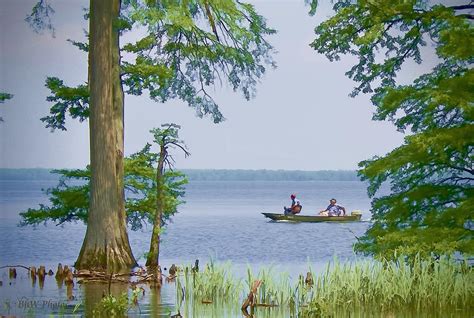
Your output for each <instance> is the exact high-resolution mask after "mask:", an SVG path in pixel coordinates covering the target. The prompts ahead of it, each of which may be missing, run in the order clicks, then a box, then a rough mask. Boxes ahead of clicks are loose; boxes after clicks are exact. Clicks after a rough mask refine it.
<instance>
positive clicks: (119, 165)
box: [75, 0, 136, 272]
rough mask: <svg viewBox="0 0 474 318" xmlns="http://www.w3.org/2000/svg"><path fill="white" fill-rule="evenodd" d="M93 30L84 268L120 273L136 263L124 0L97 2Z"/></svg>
mask: <svg viewBox="0 0 474 318" xmlns="http://www.w3.org/2000/svg"><path fill="white" fill-rule="evenodd" d="M90 15H91V16H90V24H89V25H90V28H89V32H90V34H89V36H90V38H89V43H90V46H89V89H90V117H89V120H90V122H89V129H90V156H91V173H92V176H91V181H90V182H91V183H90V185H91V189H90V191H91V192H90V193H91V194H90V195H91V198H90V206H89V216H88V220H87V232H86V236H85V238H84V242H83V244H82V248H81V252H80V254H79V257H78V259H77V261H76V264H75V267H76V268H78V269H83V268H87V269H97V270H105V271H108V272H117V271H121V270H125V269H129V268H130V267H132V266H134V265H136V261H135V259H134V257H133V255H132V251H131V248H130V243H129V240H128V234H127V227H126V216H125V202H124V189H123V182H124V181H123V178H124V172H123V169H124V168H123V153H124V151H123V149H124V140H123V138H124V137H123V129H124V127H123V122H124V121H123V116H124V110H123V107H124V105H123V89H122V84H121V79H120V51H119V32H118V29H117V28H116V25H117V19H118V17H119V15H120V0H91V2H90Z"/></svg>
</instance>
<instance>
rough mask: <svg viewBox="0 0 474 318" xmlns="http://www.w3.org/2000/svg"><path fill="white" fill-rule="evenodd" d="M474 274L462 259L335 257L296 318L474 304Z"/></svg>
mask: <svg viewBox="0 0 474 318" xmlns="http://www.w3.org/2000/svg"><path fill="white" fill-rule="evenodd" d="M473 295H474V273H473V270H472V268H471V267H470V266H469V264H468V263H467V262H460V261H456V260H453V259H452V258H449V257H446V256H445V257H441V258H440V259H439V260H434V259H424V258H422V257H420V256H417V257H415V258H414V260H413V262H410V263H408V262H406V260H405V258H404V257H399V258H398V259H397V260H396V261H371V260H366V261H358V262H354V263H345V264H341V263H340V262H339V261H337V260H335V261H334V262H332V264H328V266H327V269H326V271H325V272H324V273H323V274H322V275H320V276H319V277H318V278H317V279H316V283H315V286H314V297H313V300H312V301H311V303H310V305H309V307H308V308H306V309H304V310H302V311H301V315H302V317H313V316H314V315H315V314H324V313H326V314H327V313H331V312H341V310H353V309H356V308H364V309H365V310H370V311H376V312H380V311H392V310H406V308H410V309H412V310H414V311H416V312H418V311H426V310H430V309H437V310H439V309H448V308H451V309H463V310H466V309H469V308H471V309H472V307H473V304H474V296H473Z"/></svg>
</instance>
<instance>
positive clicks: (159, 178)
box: [145, 145, 167, 268]
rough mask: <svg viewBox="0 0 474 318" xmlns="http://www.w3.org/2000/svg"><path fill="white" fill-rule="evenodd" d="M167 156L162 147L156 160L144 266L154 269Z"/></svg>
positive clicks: (156, 261) (163, 196)
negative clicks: (150, 228) (153, 204)
mask: <svg viewBox="0 0 474 318" xmlns="http://www.w3.org/2000/svg"><path fill="white" fill-rule="evenodd" d="M166 156H167V151H166V146H164V145H162V146H161V149H160V157H159V159H158V168H157V170H156V212H155V220H154V222H153V232H152V233H151V241H150V250H149V251H148V256H147V259H146V264H145V265H146V266H147V267H150V268H156V267H158V265H159V257H160V231H161V216H162V214H163V209H164V198H165V193H164V185H165V181H164V178H163V173H164V169H163V167H164V162H165V158H166Z"/></svg>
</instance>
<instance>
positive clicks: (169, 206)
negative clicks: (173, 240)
mask: <svg viewBox="0 0 474 318" xmlns="http://www.w3.org/2000/svg"><path fill="white" fill-rule="evenodd" d="M157 157H158V154H157V153H154V152H152V151H151V145H150V144H147V145H146V146H145V147H144V148H143V149H142V150H141V151H139V152H137V153H135V154H133V155H131V156H130V157H127V158H125V180H124V182H125V190H126V194H127V195H126V202H125V210H126V213H127V221H128V223H129V224H130V226H131V228H132V230H138V229H141V228H142V226H143V224H145V223H149V224H153V222H154V215H155V213H156V180H155V177H156V167H155V165H156V158H157ZM52 172H53V173H56V174H59V175H61V178H60V181H59V184H58V185H57V186H56V187H53V188H50V189H48V190H46V193H47V194H48V196H49V200H50V206H47V205H43V204H41V205H40V207H39V208H37V209H28V210H27V211H25V212H23V213H20V215H21V217H22V221H21V223H20V224H21V225H36V224H39V223H46V222H48V221H51V222H53V223H56V224H57V225H59V224H62V223H64V222H70V221H82V222H84V223H87V215H88V209H89V197H90V187H89V181H90V175H91V172H90V169H89V167H87V168H86V169H83V170H81V169H77V170H67V169H64V170H53V171H52ZM186 183H187V179H186V177H185V175H184V174H183V173H181V172H179V171H166V172H165V174H164V187H163V189H164V194H165V200H164V214H163V215H162V222H163V223H162V224H163V225H164V224H165V223H166V221H167V220H168V219H169V218H170V217H171V216H173V215H174V214H175V213H176V212H177V209H178V206H179V205H180V204H182V203H184V201H183V200H182V199H181V198H182V197H183V196H184V193H185V190H184V185H185V184H186Z"/></svg>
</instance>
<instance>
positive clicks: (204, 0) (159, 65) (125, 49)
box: [31, 0, 275, 130]
mask: <svg viewBox="0 0 474 318" xmlns="http://www.w3.org/2000/svg"><path fill="white" fill-rule="evenodd" d="M40 4H41V2H40V3H38V5H40ZM44 5H47V3H46V4H44ZM36 10H39V9H36ZM31 16H34V12H33V13H32V15H31ZM86 17H87V15H86ZM117 27H119V28H120V30H121V34H122V35H123V34H125V33H127V32H134V33H133V34H134V37H135V38H136V37H137V36H136V35H139V36H138V39H136V40H133V41H130V42H128V43H125V44H123V45H122V46H121V52H122V60H121V69H122V71H121V79H122V84H123V86H124V91H125V92H126V93H127V94H131V95H142V94H143V93H144V92H148V94H149V97H150V98H151V99H152V100H154V101H157V102H161V103H164V102H166V101H168V100H170V99H176V98H177V99H181V100H183V101H184V102H186V103H187V104H188V105H189V106H191V107H193V108H194V109H195V110H196V114H197V116H199V117H203V116H205V115H209V116H212V118H213V121H214V122H215V123H218V122H220V121H222V120H223V119H224V117H223V115H222V113H221V112H220V110H219V107H218V105H217V103H216V102H215V101H214V99H213V97H212V96H211V94H210V93H209V88H211V87H213V86H215V85H217V84H221V85H223V84H225V83H228V84H230V86H231V87H232V89H233V90H234V91H241V92H242V94H243V95H244V97H245V98H246V99H250V98H251V97H253V96H254V95H255V87H256V84H257V83H258V80H259V79H260V78H261V77H262V75H263V74H264V73H265V71H266V68H267V67H268V66H270V67H275V63H274V61H273V59H272V56H271V54H272V53H273V48H272V46H271V45H270V44H269V43H268V41H267V39H266V37H267V36H268V35H271V34H273V33H275V30H273V29H271V28H269V27H268V26H267V24H266V21H265V19H264V18H263V17H262V16H260V15H259V14H258V13H257V12H256V11H255V9H254V7H253V5H251V4H247V3H244V2H240V1H236V0H189V1H178V0H167V1H138V0H127V1H122V9H121V18H120V21H117ZM70 42H71V43H72V44H73V45H75V46H77V47H78V48H79V49H81V50H83V51H88V44H87V43H81V42H76V41H72V40H70ZM46 87H47V88H48V89H50V91H51V96H49V97H48V101H51V102H54V103H55V104H54V105H53V107H51V110H50V115H49V116H46V117H44V118H42V121H44V122H45V123H46V126H47V127H49V128H51V129H58V128H59V129H62V130H65V129H66V127H65V120H66V117H67V115H68V114H69V115H70V116H71V117H72V118H79V119H80V120H84V119H86V118H87V117H88V115H89V112H88V87H87V84H84V85H79V86H77V87H68V86H65V85H64V84H63V82H62V81H61V80H60V79H58V78H55V77H50V78H48V79H47V81H46Z"/></svg>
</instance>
